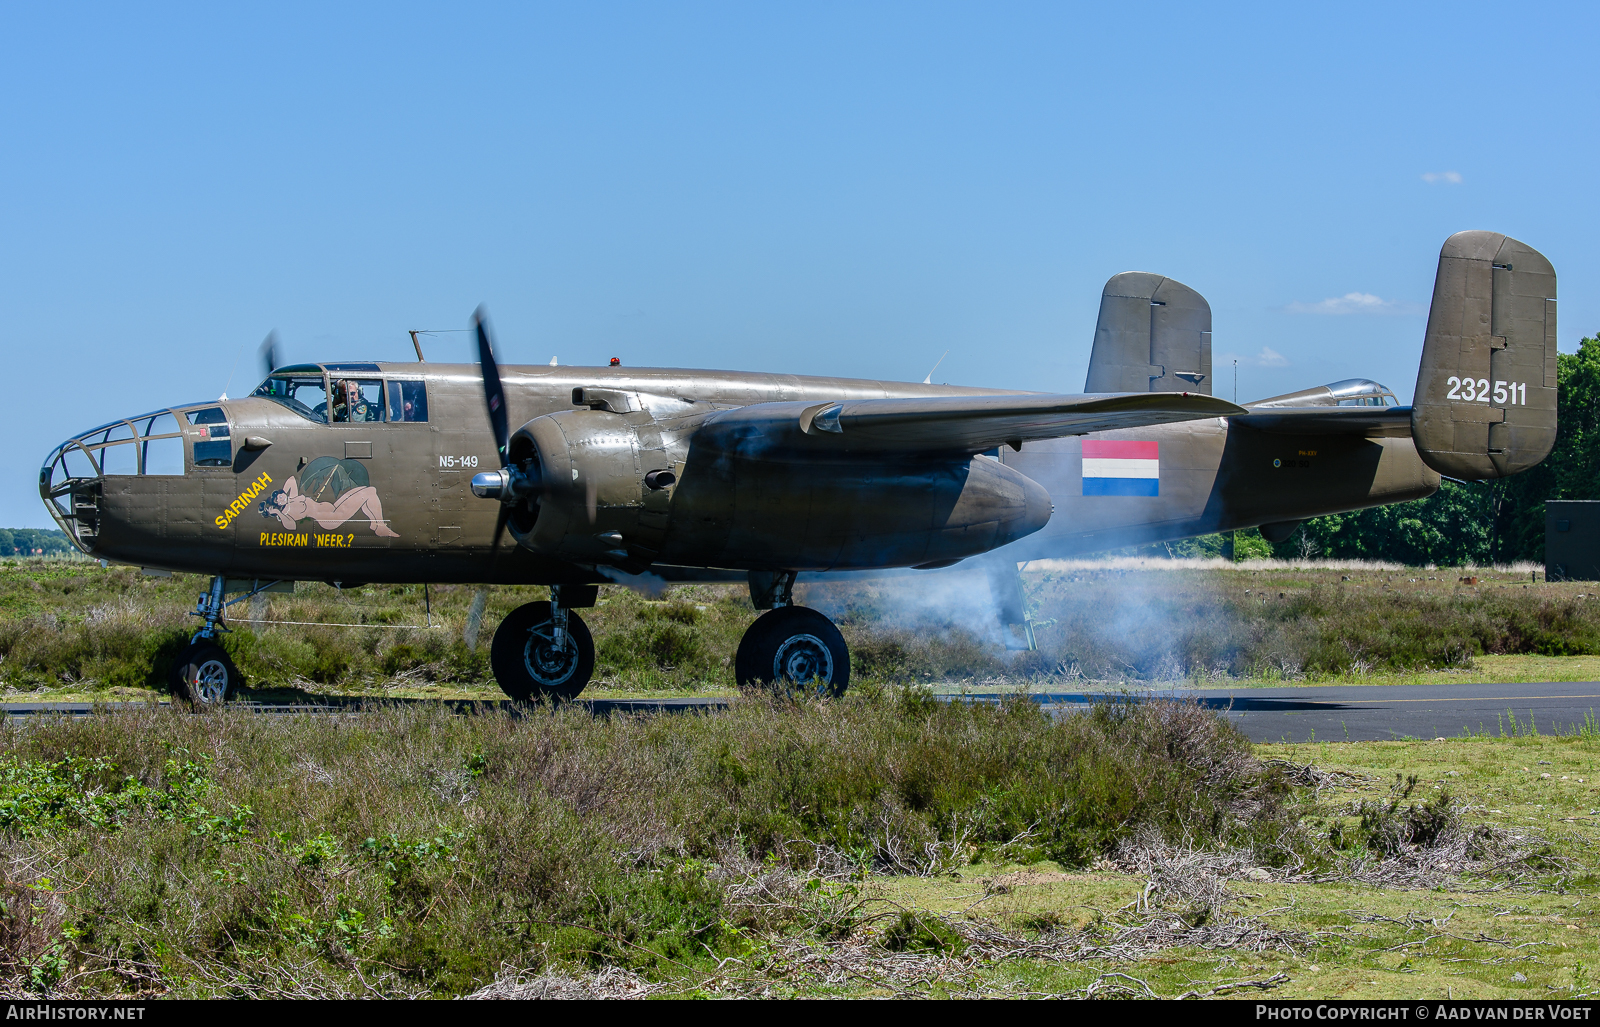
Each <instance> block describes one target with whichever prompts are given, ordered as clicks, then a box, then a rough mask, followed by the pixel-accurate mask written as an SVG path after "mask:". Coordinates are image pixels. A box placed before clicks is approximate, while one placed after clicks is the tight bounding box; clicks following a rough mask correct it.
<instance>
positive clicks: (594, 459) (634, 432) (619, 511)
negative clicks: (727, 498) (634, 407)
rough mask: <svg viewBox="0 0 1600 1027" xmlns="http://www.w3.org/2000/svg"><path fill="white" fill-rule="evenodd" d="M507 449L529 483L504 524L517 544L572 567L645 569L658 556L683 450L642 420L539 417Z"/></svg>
mask: <svg viewBox="0 0 1600 1027" xmlns="http://www.w3.org/2000/svg"><path fill="white" fill-rule="evenodd" d="M509 449H510V453H509V456H510V459H511V462H512V463H513V464H516V465H518V466H521V467H523V468H524V470H525V471H526V472H527V473H528V474H529V476H530V477H531V478H532V479H533V481H534V485H535V487H534V493H533V495H532V496H531V497H530V498H529V499H527V500H525V501H524V502H522V503H519V504H518V505H516V506H515V507H513V508H512V513H511V516H510V518H509V519H508V521H507V526H508V527H509V528H510V529H511V533H512V535H513V536H515V537H516V540H517V542H518V543H519V544H521V545H524V546H526V547H528V548H529V549H532V550H534V551H536V552H539V553H544V554H547V555H550V556H555V557H560V558H562V559H566V560H572V561H574V562H579V563H610V564H618V563H635V564H639V563H649V562H651V561H652V560H653V559H654V557H655V555H656V554H657V553H658V552H659V551H660V546H661V542H662V538H663V536H664V533H665V529H666V527H667V520H668V516H667V515H668V508H669V506H670V503H671V486H672V485H673V484H674V483H675V482H676V479H677V473H676V470H677V468H678V467H680V466H681V465H682V462H683V453H684V447H683V446H682V445H681V444H675V440H674V438H673V436H672V433H670V432H663V431H662V430H661V427H660V426H659V425H657V424H656V423H654V421H653V420H652V419H651V417H650V415H649V414H646V413H638V412H635V413H629V414H618V413H613V412H611V411H609V410H599V409H593V410H590V409H583V410H563V411H560V412H559V413H554V414H546V415H544V416H543V417H535V418H534V419H533V420H531V421H529V422H528V423H527V424H524V425H523V426H522V427H521V428H519V429H517V431H516V432H515V433H514V434H513V435H512V436H511V443H510V447H509ZM646 478H649V479H650V480H649V482H648V483H647V482H646Z"/></svg>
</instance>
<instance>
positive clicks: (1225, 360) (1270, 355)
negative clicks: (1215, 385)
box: [1211, 346, 1289, 374]
mask: <svg viewBox="0 0 1600 1027" xmlns="http://www.w3.org/2000/svg"><path fill="white" fill-rule="evenodd" d="M1235 360H1237V361H1238V362H1239V363H1241V364H1243V365H1244V366H1245V367H1288V366H1289V358H1288V357H1286V356H1284V355H1283V354H1282V353H1279V352H1278V351H1277V350H1275V349H1273V348H1272V347H1271V346H1262V347H1261V352H1260V353H1257V354H1256V355H1255V356H1253V357H1252V356H1241V355H1238V354H1234V353H1224V354H1222V355H1221V356H1220V357H1215V358H1213V360H1212V364H1211V366H1212V367H1214V368H1220V367H1226V366H1228V365H1230V364H1232V363H1233V362H1234V361H1235ZM1218 373H1219V374H1220V373H1221V372H1220V371H1219V372H1218Z"/></svg>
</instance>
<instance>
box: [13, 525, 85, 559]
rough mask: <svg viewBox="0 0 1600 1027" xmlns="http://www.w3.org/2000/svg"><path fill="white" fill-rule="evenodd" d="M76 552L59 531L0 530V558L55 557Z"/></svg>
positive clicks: (40, 529)
mask: <svg viewBox="0 0 1600 1027" xmlns="http://www.w3.org/2000/svg"><path fill="white" fill-rule="evenodd" d="M77 551H78V550H77V549H76V548H75V547H74V546H73V544H72V543H71V541H69V540H68V539H67V536H66V533H65V532H61V531H47V530H45V529H43V528H0V556H57V555H60V554H63V553H76V552H77Z"/></svg>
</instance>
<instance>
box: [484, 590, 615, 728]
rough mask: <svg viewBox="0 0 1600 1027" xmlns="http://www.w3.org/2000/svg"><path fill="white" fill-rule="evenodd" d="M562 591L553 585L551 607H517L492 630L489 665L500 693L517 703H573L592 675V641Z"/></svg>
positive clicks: (587, 629) (534, 604) (584, 625)
mask: <svg viewBox="0 0 1600 1027" xmlns="http://www.w3.org/2000/svg"><path fill="white" fill-rule="evenodd" d="M562 592H563V588H562V586H560V585H552V586H551V587H550V602H548V603H529V604H527V605H526V606H519V607H517V608H516V609H515V610H512V611H511V613H510V614H509V615H507V616H506V619H505V620H503V621H501V622H500V627H499V628H497V629H496V630H495V633H494V642H493V643H491V644H490V646H489V665H490V666H491V667H492V668H493V669H494V678H495V680H496V681H497V682H499V684H500V688H501V689H502V690H503V691H504V692H505V693H506V695H509V696H510V697H511V698H513V699H516V700H518V701H519V702H527V701H529V700H532V699H576V698H577V697H578V693H579V692H582V691H583V686H584V685H587V684H588V683H589V678H590V677H591V676H593V674H594V637H593V636H592V635H590V634H589V628H588V625H586V624H584V623H583V618H581V617H579V616H578V615H577V614H576V613H574V612H572V610H571V609H570V608H569V607H568V606H567V605H566V604H564V603H563V602H562V598H563V596H562ZM590 605H593V600H592V599H590Z"/></svg>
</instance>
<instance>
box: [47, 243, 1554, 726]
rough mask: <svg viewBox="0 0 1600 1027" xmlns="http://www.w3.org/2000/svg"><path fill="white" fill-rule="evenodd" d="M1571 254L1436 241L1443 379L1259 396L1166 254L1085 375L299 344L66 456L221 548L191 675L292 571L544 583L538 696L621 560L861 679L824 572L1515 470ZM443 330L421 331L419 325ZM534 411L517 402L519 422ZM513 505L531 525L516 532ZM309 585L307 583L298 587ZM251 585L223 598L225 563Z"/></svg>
mask: <svg viewBox="0 0 1600 1027" xmlns="http://www.w3.org/2000/svg"><path fill="white" fill-rule="evenodd" d="M1555 296H1556V277H1555V272H1554V270H1553V269H1552V268H1551V266H1550V263H1549V261H1547V260H1546V259H1545V258H1544V257H1543V256H1542V255H1541V254H1539V253H1538V252H1537V251H1535V250H1533V249H1532V248H1530V247H1528V246H1526V245H1524V244H1523V243H1520V242H1517V241H1516V240H1514V239H1509V238H1507V237H1506V236H1503V235H1498V234H1495V233H1493V232H1462V233H1459V234H1457V235H1454V236H1451V237H1450V239H1449V240H1447V241H1446V242H1445V244H1444V249H1443V251H1442V252H1441V254H1440V257H1439V271H1438V277H1437V279H1436V281H1435V284H1434V292H1433V305H1432V309H1431V311H1430V313H1429V316H1428V328H1427V335H1426V337H1425V340H1424V342H1423V351H1422V365H1421V369H1420V371H1419V372H1418V375H1417V385H1416V393H1415V397H1416V398H1415V405H1414V406H1412V407H1403V406H1398V405H1397V404H1396V401H1395V397H1394V395H1393V394H1392V393H1391V392H1390V391H1389V390H1388V389H1386V388H1384V387H1383V386H1381V385H1378V384H1377V383H1375V382H1370V381H1364V380H1359V379H1356V380H1351V381H1344V382H1338V383H1335V384H1333V385H1327V386H1321V387H1318V388H1313V389H1307V390H1305V391H1303V392H1297V393H1293V394H1290V395H1287V396H1277V397H1274V398H1271V399H1266V400H1261V401H1259V402H1255V403H1248V404H1245V405H1244V406H1238V405H1235V404H1233V403H1229V402H1227V401H1225V400H1222V399H1219V398H1216V397H1213V396H1212V395H1211V383H1212V375H1211V308H1210V307H1209V306H1208V305H1207V303H1206V301H1205V300H1204V299H1203V298H1202V297H1201V296H1200V295H1199V294H1198V293H1197V292H1195V291H1194V290H1192V289H1190V288H1188V287H1187V286H1184V285H1181V284H1179V283H1178V282H1175V281H1172V280H1171V279H1166V278H1162V277H1160V276H1158V275H1150V274H1142V273H1127V274H1120V275H1117V276H1116V277H1114V278H1112V279H1111V280H1110V282H1108V283H1107V284H1106V287H1105V291H1104V294H1103V296H1102V298H1101V302H1100V318H1099V322H1098V324H1097V326H1096V328H1095V339H1094V350H1093V354H1092V356H1091V359H1090V365H1089V378H1088V383H1087V385H1086V386H1085V394H1084V395H1076V396H1067V395H1046V394H1038V393H1025V392H1005V391H1002V390H997V389H973V388H959V387H953V386H945V385H931V384H928V383H927V382H924V383H922V384H907V383H900V382H876V381H861V380H852V379H844V378H804V377H798V376H794V375H782V374H749V373H740V372H731V371H685V370H674V369H661V368H642V369H641V368H621V367H616V366H612V367H608V368H605V367H603V368H589V367H556V366H549V367H545V366H536V367H507V368H504V369H502V368H499V367H498V366H497V365H496V363H495V360H494V355H493V353H492V349H491V345H490V336H489V331H488V327H487V325H486V323H485V321H484V319H483V318H482V317H481V316H479V317H477V318H476V319H475V321H476V327H477V336H478V348H479V356H480V363H479V364H478V365H476V366H474V365H471V364H466V365H459V364H429V363H417V364H399V363H331V364H297V365H294V366H288V367H277V368H275V369H271V371H270V374H269V376H268V378H267V379H266V381H264V382H262V384H261V386H260V387H259V388H258V389H256V390H255V392H254V393H252V394H251V395H250V396H249V397H247V398H244V399H236V400H226V399H224V400H219V401H217V402H211V403H194V404H188V405H185V406H181V407H174V408H171V409H165V410H158V411H155V412H154V413H148V414H141V415H140V416H138V417H135V418H130V419H127V420H118V421H113V422H112V423H110V424H107V425H102V426H101V427H99V428H95V429H94V430H93V431H90V432H86V433H84V434H82V435H79V436H77V437H76V438H74V439H72V440H71V441H69V442H66V443H64V444H62V445H61V446H59V447H58V448H57V449H56V450H55V451H54V452H53V453H51V454H50V456H49V458H48V459H47V460H46V461H45V464H44V468H43V470H42V471H41V472H40V477H39V491H40V494H41V495H42V496H43V497H44V500H45V503H46V505H47V506H48V507H49V509H50V513H51V514H52V515H53V516H54V517H55V518H56V520H57V521H58V522H59V523H60V524H61V526H62V528H63V529H65V530H66V531H67V533H68V534H69V535H71V536H72V537H73V538H74V539H75V540H76V542H77V545H78V547H79V548H80V549H82V550H83V552H85V553H88V554H90V555H92V556H96V557H100V558H103V559H106V560H110V561H115V562H119V563H127V564H135V565H139V566H143V567H147V568H152V569H163V570H169V571H186V572H198V573H204V574H209V575H212V579H211V585H210V588H209V589H208V590H207V591H206V592H205V593H204V594H202V595H201V596H200V600H199V603H198V606H197V609H196V610H195V613H196V614H197V615H198V616H200V617H201V618H202V619H203V622H204V626H203V627H202V628H201V629H200V630H199V632H198V633H197V634H196V635H195V636H194V638H193V640H192V641H191V643H190V645H189V647H188V648H187V649H186V650H185V651H184V652H183V654H182V655H181V657H180V658H179V659H178V660H177V663H176V666H175V667H174V669H173V680H174V684H175V686H176V687H178V688H179V689H180V691H181V692H183V693H185V694H187V695H188V696H189V698H190V699H191V700H192V701H194V702H195V703H197V704H207V703H218V702H222V701H224V700H226V699H227V697H228V695H229V693H230V692H231V691H232V690H233V688H234V686H235V685H236V684H237V683H238V672H237V670H235V668H234V666H233V664H232V663H231V662H230V661H229V659H228V657H227V654H226V653H225V652H224V650H223V649H222V647H221V646H219V645H218V644H217V640H218V637H219V632H221V631H224V630H226V628H225V627H224V623H223V621H224V613H225V609H226V607H227V606H228V605H231V603H233V602H239V601H240V600H241V599H243V598H245V597H247V596H249V595H253V594H255V593H257V592H260V591H264V590H266V589H269V588H274V589H280V590H281V587H282V583H285V582H293V581H297V580H302V581H303V580H312V581H329V582H336V583H346V584H350V583H355V582H393V583H400V582H407V583H416V582H460V583H524V584H542V585H548V586H550V601H549V602H536V603H529V604H528V605H526V606H523V607H520V608H519V609H517V610H515V611H513V612H512V613H511V614H510V616H508V617H507V618H506V619H505V620H504V621H503V622H502V623H501V625H500V627H499V629H498V630H497V631H496V632H495V636H494V642H493V646H492V649H491V662H492V665H493V667H494V673H495V677H496V679H497V680H498V681H499V683H500V686H501V687H502V688H503V689H505V691H506V693H507V694H508V695H510V696H511V697H512V698H514V699H523V700H526V699H531V698H540V697H544V698H551V699H556V698H571V697H573V696H576V695H577V694H578V693H579V692H580V691H581V690H582V689H583V687H584V685H585V684H586V683H587V682H588V680H589V677H590V674H591V673H592V671H593V668H594V642H593V640H592V639H591V637H590V635H589V631H588V629H587V628H586V627H585V626H584V623H583V620H582V619H581V617H580V616H579V615H578V613H577V612H576V611H577V610H578V609H580V608H583V607H589V606H593V605H594V602H595V597H596V593H597V591H598V585H599V584H600V583H602V582H606V581H616V580H627V578H628V576H632V575H641V574H645V573H647V572H648V573H650V574H654V575H657V576H659V577H661V578H665V579H667V580H671V581H727V580H737V579H739V578H746V577H747V578H748V580H749V584H750V595H751V599H752V600H753V601H754V603H755V605H756V606H757V607H758V608H764V609H767V610H769V611H770V612H768V613H766V614H764V615H763V616H761V617H760V618H758V619H757V620H756V621H755V623H754V624H752V625H751V627H750V629H749V630H748V631H747V632H746V633H745V636H744V638H743V640H742V641H741V642H740V645H739V650H738V655H737V658H736V661H735V676H736V677H737V679H738V681H739V683H740V684H741V685H745V684H754V683H757V682H772V681H784V680H788V681H792V682H797V683H801V684H803V685H805V686H808V687H815V688H817V689H819V690H820V691H823V692H825V693H828V694H834V695H837V694H839V693H841V692H842V691H843V690H844V688H845V686H846V685H847V684H848V682H849V677H850V662H849V653H848V652H847V651H846V649H845V643H844V638H843V636H841V635H840V633H839V631H838V629H837V628H836V627H834V625H833V624H832V622H830V621H829V620H828V619H827V618H826V617H824V616H823V615H822V614H820V613H818V612H817V611H815V610H811V609H807V608H805V607H801V606H796V605H794V603H793V601H792V590H793V586H794V581H795V576H796V574H797V573H799V572H802V571H805V572H829V571H866V570H882V569H888V568H918V569H932V568H938V567H947V566H950V565H951V564H954V563H957V562H958V561H961V560H965V559H970V558H984V560H986V561H988V562H989V564H990V566H991V567H1001V568H1005V570H1004V571H1003V572H1001V573H999V574H997V575H993V576H992V577H991V582H992V583H995V584H998V586H999V589H998V591H999V596H998V597H999V598H1000V600H1001V606H1002V608H1003V609H1007V610H1009V612H1008V613H1006V614H1004V615H1003V619H1005V620H1007V622H1008V623H1012V624H1015V623H1017V622H1021V621H1022V620H1023V615H1022V613H1021V610H1020V605H1021V604H1020V592H1019V590H1018V587H1017V575H1016V561H1020V560H1028V559H1038V558H1041V557H1046V556H1062V555H1071V554H1078V553H1086V552H1092V551H1096V550H1103V549H1108V548H1113V547H1117V546H1126V545H1130V544H1134V543H1141V542H1148V541H1155V540H1162V539H1177V538H1183V537H1187V536H1191V535H1197V534H1203V533H1207V532H1214V531H1223V530H1228V529H1233V528H1246V527H1252V526H1257V525H1259V526H1260V527H1261V529H1262V532H1263V533H1264V534H1265V535H1266V536H1267V537H1268V538H1269V539H1274V540H1281V539H1283V538H1286V537H1287V536H1288V533H1289V532H1290V531H1292V530H1293V528H1294V526H1295V525H1296V524H1298V523H1299V522H1300V521H1302V520H1304V519H1305V518H1308V517H1315V516H1318V515H1321V514H1329V513H1336V512H1340V511H1346V510H1355V509H1359V508H1362V507H1369V506H1377V505H1380V504H1384V503H1396V502H1402V501H1404V500H1409V499H1417V498H1420V497H1423V496H1426V495H1428V494H1430V493H1431V492H1433V491H1434V490H1435V489H1437V488H1438V487H1439V480H1440V475H1448V476H1451V477H1453V478H1459V479H1485V478H1497V477H1501V476H1504V475H1509V474H1515V473H1517V472H1519V471H1522V470H1526V469H1527V468H1529V467H1532V466H1533V465H1535V464H1537V463H1538V462H1539V461H1540V460H1542V459H1544V457H1545V455H1546V454H1547V453H1548V452H1549V451H1550V447H1551V445H1552V443H1553V442H1554V439H1555V431H1556V300H1555ZM418 355H419V357H420V356H421V354H420V351H419V354H418ZM513 424H515V425H520V427H518V428H516V430H515V431H512V430H511V426H512V425H513ZM507 533H509V534H510V536H511V539H512V544H510V545H503V544H502V543H503V537H504V535H505V534H507ZM291 587H292V586H291ZM239 593H243V594H242V595H239V598H236V599H233V600H231V601H230V600H228V599H227V598H226V597H227V596H228V595H229V594H236V595H238V594H239Z"/></svg>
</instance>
